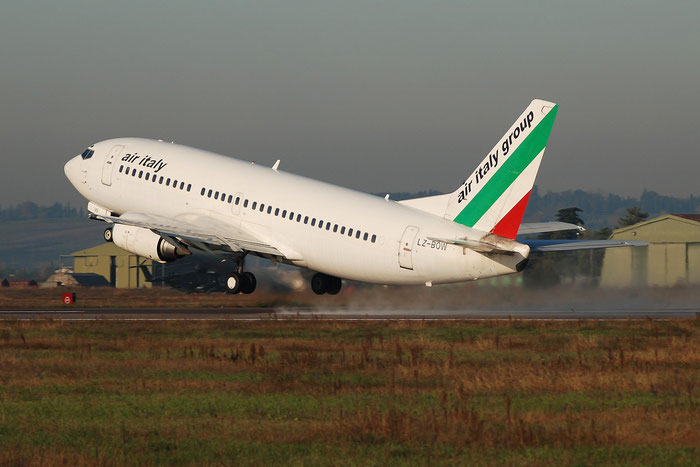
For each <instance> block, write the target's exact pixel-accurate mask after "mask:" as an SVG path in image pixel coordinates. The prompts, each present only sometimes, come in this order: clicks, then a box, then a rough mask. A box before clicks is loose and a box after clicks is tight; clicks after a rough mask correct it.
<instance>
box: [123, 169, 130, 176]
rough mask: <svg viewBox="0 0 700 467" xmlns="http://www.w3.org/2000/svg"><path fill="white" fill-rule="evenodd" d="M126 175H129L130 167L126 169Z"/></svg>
mask: <svg viewBox="0 0 700 467" xmlns="http://www.w3.org/2000/svg"><path fill="white" fill-rule="evenodd" d="M124 173H125V174H127V175H129V167H127V168H126V171H125V172H124Z"/></svg>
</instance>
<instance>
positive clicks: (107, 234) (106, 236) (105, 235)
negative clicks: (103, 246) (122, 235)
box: [102, 227, 114, 242]
mask: <svg viewBox="0 0 700 467" xmlns="http://www.w3.org/2000/svg"><path fill="white" fill-rule="evenodd" d="M102 237H103V238H104V239H105V242H111V241H113V240H114V235H112V228H111V227H109V228H107V229H105V231H104V233H103V234H102Z"/></svg>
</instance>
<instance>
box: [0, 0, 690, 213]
mask: <svg viewBox="0 0 700 467" xmlns="http://www.w3.org/2000/svg"><path fill="white" fill-rule="evenodd" d="M698 24H700V3H698V2H697V1H669V2H658V1H656V0H655V1H648V0H638V1H610V0H605V1H599V0H588V1H586V2H568V1H565V2H562V1H552V2H548V1H534V2H522V1H483V2H480V1H476V2H465V1H442V2H436V1H431V2H427V1H426V2H419V1H415V0H400V1H383V2H378V1H364V0H353V1H352V2H347V1H343V2H334V1H329V0H323V1H318V2H308V1H293V2H290V1H265V0H256V1H250V2H235V1H230V0H228V1H221V2H218V1H209V2H192V1H186V2H185V1H182V0H168V1H153V2H138V1H133V0H121V1H119V2H101V1H75V0H64V1H61V2H55V1H46V0H35V1H32V2H18V1H9V2H2V3H0V141H1V143H2V145H1V146H0V148H1V149H0V151H1V152H0V160H1V161H2V170H1V171H0V173H2V183H1V184H0V204H2V205H3V206H7V205H9V204H16V203H18V202H21V201H25V200H33V201H36V202H39V203H40V204H47V203H53V202H54V201H60V202H67V201H68V202H71V203H72V204H73V205H77V204H80V203H84V200H82V198H81V197H80V196H79V195H78V194H77V192H76V191H75V190H74V189H73V188H72V186H71V185H70V184H69V183H68V181H67V180H66V179H65V176H64V174H63V165H64V163H65V162H66V161H67V160H68V159H69V158H71V157H73V156H75V155H77V154H79V153H81V152H82V151H83V149H84V148H85V147H87V146H88V145H90V144H92V143H93V142H96V141H100V140H104V139H109V138H114V137H122V136H140V137H149V138H154V139H163V140H167V141H171V140H172V141H175V142H177V143H181V144H186V145H189V146H195V147H200V148H204V149H207V150H211V151H215V152H219V153H222V154H227V155H231V156H234V157H237V158H241V159H245V160H255V161H256V163H258V164H269V165H272V164H273V163H274V162H275V160H276V159H281V160H282V162H281V166H280V169H281V170H286V171H289V172H293V173H297V174H301V175H305V176H309V177H312V178H317V179H320V180H324V181H328V182H331V183H336V184H339V185H343V186H347V187H350V188H354V189H358V190H362V191H369V192H380V191H386V192H389V191H410V192H415V191H419V190H427V189H436V190H440V191H452V190H454V189H456V188H457V186H458V185H459V184H460V183H461V182H462V181H463V179H464V178H466V176H467V175H468V174H469V173H470V172H471V171H472V170H473V168H474V167H475V166H476V165H477V164H478V162H480V161H481V159H482V158H483V157H484V156H485V155H486V154H487V153H488V151H489V150H490V149H491V148H492V147H493V146H494V145H495V144H496V143H497V142H498V139H499V138H500V137H501V135H502V134H503V133H504V132H505V130H506V129H507V128H508V127H509V126H510V125H511V124H512V123H513V122H514V121H515V119H516V117H517V116H518V115H519V114H520V113H521V112H522V111H523V110H524V109H525V108H526V107H527V105H528V104H529V102H530V101H531V100H532V99H533V98H542V99H547V100H552V101H555V102H557V103H558V104H559V106H560V108H559V113H558V116H557V121H556V122H555V125H554V129H553V131H552V135H551V137H550V140H549V145H548V148H547V152H546V154H545V157H544V160H543V163H542V166H541V168H540V172H539V175H538V178H537V182H536V183H537V185H538V186H539V188H540V193H543V192H545V191H547V190H552V191H562V190H567V189H585V190H590V191H598V192H603V193H616V194H622V195H633V196H639V195H640V194H641V192H642V191H643V190H644V189H648V190H654V191H657V192H659V193H662V194H666V195H673V196H683V197H686V196H688V195H689V194H695V195H698V194H700V189H699V183H698V179H699V177H698V175H699V174H700V170H699V169H700V157H699V154H698V147H700V144H699V143H700V128H699V124H698V117H697V115H698V109H700V27H698Z"/></svg>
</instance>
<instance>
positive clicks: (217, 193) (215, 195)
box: [214, 191, 219, 199]
mask: <svg viewBox="0 0 700 467" xmlns="http://www.w3.org/2000/svg"><path fill="white" fill-rule="evenodd" d="M214 199H219V192H218V191H217V192H216V193H214Z"/></svg>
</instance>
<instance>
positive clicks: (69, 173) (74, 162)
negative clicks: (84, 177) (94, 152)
mask: <svg viewBox="0 0 700 467" xmlns="http://www.w3.org/2000/svg"><path fill="white" fill-rule="evenodd" d="M80 160H81V159H80V156H75V157H74V158H72V159H71V160H69V161H68V162H66V165H64V166H63V172H64V173H65V174H66V178H68V180H70V182H71V183H72V184H73V186H77V185H78V176H79V172H80V168H79V164H80Z"/></svg>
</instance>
